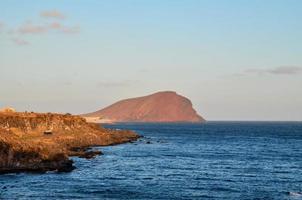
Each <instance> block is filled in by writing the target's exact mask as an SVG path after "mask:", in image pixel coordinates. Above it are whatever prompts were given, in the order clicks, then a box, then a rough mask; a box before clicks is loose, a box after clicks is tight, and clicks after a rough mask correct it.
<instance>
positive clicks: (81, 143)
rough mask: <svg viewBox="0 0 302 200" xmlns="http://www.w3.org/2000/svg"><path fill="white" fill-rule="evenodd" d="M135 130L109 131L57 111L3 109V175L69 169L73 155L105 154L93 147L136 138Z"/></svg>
mask: <svg viewBox="0 0 302 200" xmlns="http://www.w3.org/2000/svg"><path fill="white" fill-rule="evenodd" d="M138 138H139V135H137V134H136V133H134V132H132V131H125V130H111V129H110V130H109V129H105V128H102V127H101V126H99V125H98V124H91V123H87V122H86V120H85V119H84V118H82V117H80V116H73V115H70V114H65V115H63V114H55V113H28V112H24V113H20V112H18V113H17V112H0V174H3V173H14V172H46V171H59V172H69V171H72V170H73V169H74V168H75V167H74V165H73V161H72V160H71V159H70V157H71V156H78V157H81V158H87V159H91V158H94V157H95V156H97V155H101V154H102V152H101V151H94V150H93V149H91V148H90V147H93V146H108V145H116V144H121V143H127V142H131V141H135V140H137V139H138Z"/></svg>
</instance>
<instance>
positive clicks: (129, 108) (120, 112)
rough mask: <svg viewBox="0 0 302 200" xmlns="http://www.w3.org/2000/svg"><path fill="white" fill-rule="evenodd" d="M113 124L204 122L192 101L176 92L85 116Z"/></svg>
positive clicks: (150, 96) (110, 107)
mask: <svg viewBox="0 0 302 200" xmlns="http://www.w3.org/2000/svg"><path fill="white" fill-rule="evenodd" d="M83 116H84V117H87V118H93V117H99V118H101V119H105V120H108V121H113V122H202V121H204V119H203V118H202V117H201V116H199V115H198V114H197V113H196V111H195V110H194V109H193V107H192V103H191V101H190V100H189V99H188V98H186V97H183V96H181V95H178V94H177V93H176V92H170V91H168V92H158V93H155V94H152V95H148V96H144V97H137V98H131V99H126V100H122V101H119V102H117V103H114V104H113V105H111V106H109V107H106V108H104V109H102V110H99V111H97V112H93V113H89V114H85V115H83Z"/></svg>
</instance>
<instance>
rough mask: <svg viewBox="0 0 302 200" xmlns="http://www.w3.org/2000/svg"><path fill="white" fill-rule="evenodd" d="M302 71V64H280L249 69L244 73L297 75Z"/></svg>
mask: <svg viewBox="0 0 302 200" xmlns="http://www.w3.org/2000/svg"><path fill="white" fill-rule="evenodd" d="M301 72H302V67H300V66H279V67H275V68H271V69H249V70H246V71H245V73H244V74H259V75H263V74H272V75H295V74H299V73H301Z"/></svg>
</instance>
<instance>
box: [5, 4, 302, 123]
mask: <svg viewBox="0 0 302 200" xmlns="http://www.w3.org/2000/svg"><path fill="white" fill-rule="evenodd" d="M301 10H302V1H301V0H266V1H263V0H253V1H250V0H166V1H162V0H144V1H141V0H115V1H111V0H43V1H42V0H2V1H0V107H5V106H11V107H14V108H16V109H17V110H18V111H25V110H27V111H36V112H49V111H52V112H63V113H65V112H70V113H73V114H80V113H87V112H91V111H96V110H99V109H101V108H103V107H105V106H107V105H110V104H111V103H114V102H115V101H117V100H120V99H124V98H130V97H137V96H143V95H148V94H151V93H154V92H158V91H166V90H169V91H170V90H172V91H176V92H177V93H179V94H181V95H184V96H186V97H188V98H189V99H190V100H191V101H192V103H193V105H194V108H195V109H196V110H197V111H198V113H200V114H201V115H202V116H203V117H204V118H206V119H207V120H241V121H245V120H261V121H262V120H269V121H270V120H278V121H288V120H289V121H292V120H293V121H301V120H302V89H301V88H302V12H301Z"/></svg>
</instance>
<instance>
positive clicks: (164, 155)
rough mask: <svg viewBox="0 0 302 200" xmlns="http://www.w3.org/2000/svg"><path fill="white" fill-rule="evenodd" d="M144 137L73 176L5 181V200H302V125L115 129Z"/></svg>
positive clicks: (83, 163)
mask: <svg viewBox="0 0 302 200" xmlns="http://www.w3.org/2000/svg"><path fill="white" fill-rule="evenodd" d="M107 127H110V128H118V129H132V130H135V131H137V132H138V133H139V134H141V135H143V136H144V138H142V139H141V140H139V141H138V142H135V143H130V144H123V145H118V146H110V147H101V148H100V149H101V150H102V151H103V152H104V155H103V156H99V157H97V158H95V159H93V160H86V159H80V158H74V161H75V165H76V167H77V169H76V170H74V171H73V172H71V173H54V172H51V173H46V174H23V173H22V174H8V175H1V176H0V199H1V198H2V199H302V123H298V122H208V123H205V124H116V125H110V126H107Z"/></svg>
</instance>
